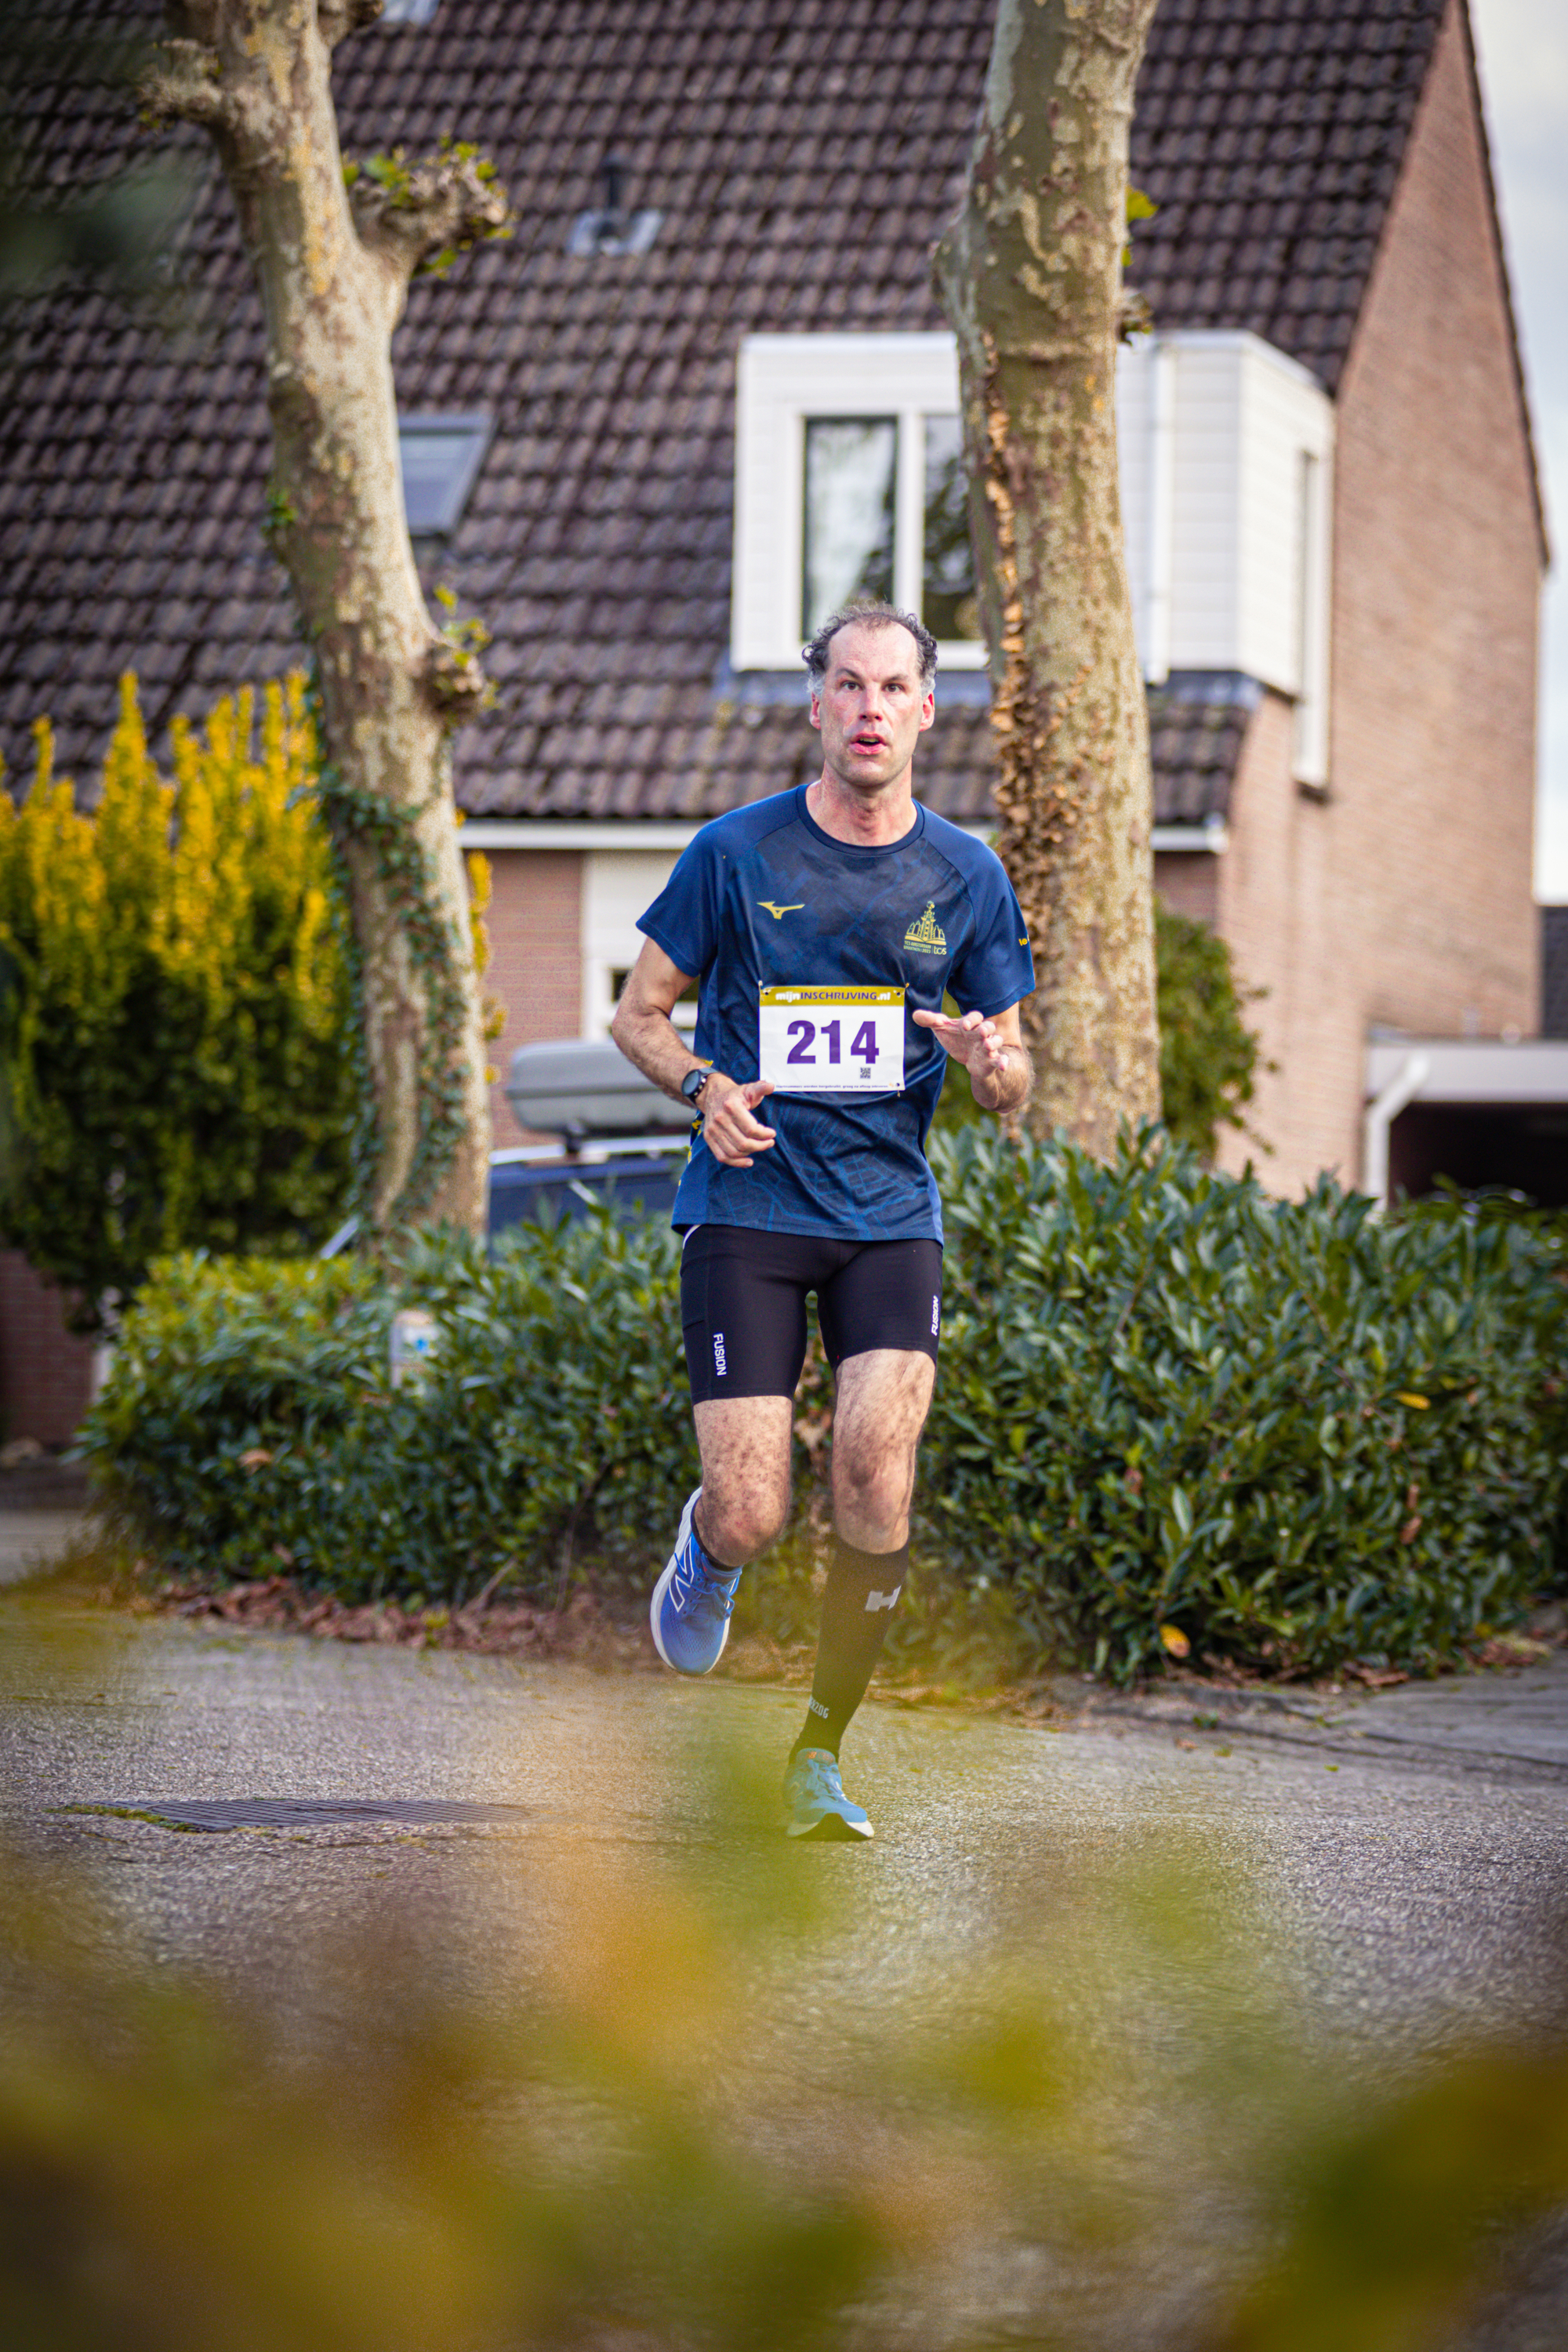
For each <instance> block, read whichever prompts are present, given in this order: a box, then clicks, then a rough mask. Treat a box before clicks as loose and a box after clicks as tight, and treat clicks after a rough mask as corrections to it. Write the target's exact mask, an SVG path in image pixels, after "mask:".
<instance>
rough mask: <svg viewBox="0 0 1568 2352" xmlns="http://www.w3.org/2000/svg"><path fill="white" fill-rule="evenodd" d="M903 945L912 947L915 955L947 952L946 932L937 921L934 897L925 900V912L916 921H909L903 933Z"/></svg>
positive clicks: (943, 953)
mask: <svg viewBox="0 0 1568 2352" xmlns="http://www.w3.org/2000/svg"><path fill="white" fill-rule="evenodd" d="M904 945H905V946H906V947H907V948H912V949H913V950H914V952H915V953H916V955H945V954H946V953H947V934H946V932H945V931H943V930H942V928H941V926H940V925H939V924H938V922H937V919H936V900H935V899H934V898H928V899H927V900H926V910H925V913H924V914H923V915H922V916H921V919H920V921H919V922H918V923H911V924H910V928H909V929H908V930H907V931H906V932H905V933H904Z"/></svg>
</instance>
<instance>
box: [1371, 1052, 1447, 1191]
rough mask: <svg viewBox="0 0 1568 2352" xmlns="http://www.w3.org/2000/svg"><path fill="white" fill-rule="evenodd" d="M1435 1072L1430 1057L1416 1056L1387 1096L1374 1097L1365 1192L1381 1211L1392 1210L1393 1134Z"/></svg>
mask: <svg viewBox="0 0 1568 2352" xmlns="http://www.w3.org/2000/svg"><path fill="white" fill-rule="evenodd" d="M1431 1071H1432V1060H1431V1056H1430V1055H1427V1054H1412V1055H1410V1057H1409V1059H1408V1060H1407V1061H1406V1062H1405V1063H1403V1064H1402V1065H1401V1066H1400V1067H1399V1068H1398V1069H1397V1070H1395V1072H1394V1076H1392V1077H1391V1078H1390V1080H1389V1081H1388V1084H1387V1085H1386V1086H1385V1087H1384V1089H1383V1092H1382V1093H1381V1094H1380V1095H1374V1096H1373V1098H1372V1100H1371V1102H1369V1103H1368V1105H1367V1107H1366V1124H1365V1126H1364V1127H1363V1130H1362V1148H1361V1166H1362V1176H1361V1189H1362V1191H1363V1192H1370V1193H1371V1194H1372V1197H1373V1200H1374V1201H1375V1202H1376V1203H1377V1205H1378V1208H1379V1209H1380V1210H1382V1209H1385V1208H1386V1207H1387V1206H1388V1138H1389V1132H1390V1130H1391V1129H1392V1128H1393V1126H1394V1120H1395V1119H1396V1118H1398V1117H1399V1114H1400V1112H1401V1111H1402V1110H1404V1109H1405V1107H1406V1106H1407V1105H1408V1104H1410V1103H1413V1102H1414V1101H1415V1097H1416V1096H1417V1095H1418V1094H1419V1093H1420V1091H1421V1089H1422V1087H1424V1086H1425V1085H1426V1080H1427V1078H1428V1077H1429V1076H1431Z"/></svg>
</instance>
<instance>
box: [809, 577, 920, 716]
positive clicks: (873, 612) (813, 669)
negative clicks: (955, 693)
mask: <svg viewBox="0 0 1568 2352" xmlns="http://www.w3.org/2000/svg"><path fill="white" fill-rule="evenodd" d="M853 621H860V622H864V623H866V624H868V625H869V626H870V627H871V628H873V629H889V628H892V627H894V626H897V627H899V628H900V629H908V631H909V633H910V636H911V637H913V639H914V641H915V647H916V650H917V651H918V653H919V655H920V657H921V692H922V693H924V694H929V693H930V692H931V688H932V687H933V686H934V685H935V684H936V639H935V638H934V637H933V636H932V635H931V631H930V630H929V629H928V628H926V627H924V626H923V625H921V622H919V621H917V620H916V618H915V616H914V614H912V613H900V610H899V608H898V606H897V605H896V604H888V603H886V602H885V600H884V599H883V598H882V597H880V596H851V598H850V599H849V602H848V603H847V604H845V605H842V606H841V607H840V608H839V610H838V611H837V613H829V614H828V615H827V618H826V621H824V622H823V624H822V626H821V627H820V628H819V629H818V630H817V632H816V635H815V636H814V637H813V639H812V641H811V643H810V645H808V646H802V647H801V649H800V657H801V659H802V661H803V662H804V663H805V674H806V677H807V678H808V679H809V680H810V683H811V691H812V693H813V695H814V696H820V695H821V692H822V689H823V688H824V686H825V685H826V682H827V656H828V649H829V647H830V646H832V643H833V640H834V638H835V637H836V636H837V635H838V632H839V630H840V629H847V628H848V626H849V625H850V623H851V622H853Z"/></svg>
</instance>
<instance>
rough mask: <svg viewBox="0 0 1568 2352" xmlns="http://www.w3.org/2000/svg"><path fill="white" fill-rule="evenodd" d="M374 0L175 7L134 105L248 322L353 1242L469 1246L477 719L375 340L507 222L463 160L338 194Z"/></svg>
mask: <svg viewBox="0 0 1568 2352" xmlns="http://www.w3.org/2000/svg"><path fill="white" fill-rule="evenodd" d="M380 13H381V0H173V5H170V6H169V8H168V10H167V16H168V19H169V22H170V26H171V28H172V30H173V32H174V36H175V37H174V38H173V39H171V40H169V41H166V42H164V43H163V44H162V45H161V47H160V48H159V50H158V52H157V55H156V58H155V61H154V62H153V65H152V67H151V68H150V69H149V70H148V72H147V74H146V76H145V78H144V79H143V82H142V100H143V104H144V105H145V107H146V109H147V110H148V111H149V113H151V114H152V115H153V116H154V117H162V118H169V119H174V118H183V119H184V120H185V121H192V122H196V123H200V124H201V125H203V126H204V127H205V129H206V130H207V131H208V132H209V133H210V134H211V137H212V140H213V142H214V145H215V146H216V150H217V153H218V157H219V160H220V162H221V163H222V166H223V170H224V173H225V176H226V179H227V181H228V184H229V187H230V190H231V191H232V193H233V195H234V200H235V204H236V205H237V210H238V214H239V222H240V228H241V232H242V234H243V236H244V240H245V245H246V249H247V253H248V255H249V257H250V262H251V266H252V268H253V269H254V270H255V273H256V278H257V282H258V286H259V288H260V291H261V298H262V305H263V309H264V311H265V315H266V327H267V389H268V408H269V410H270V413H271V419H272V435H273V458H272V476H271V480H270V483H269V485H268V536H269V538H270V539H271V541H272V544H273V546H274V548H275V549H276V551H277V552H278V555H279V559H280V560H281V562H282V563H283V564H284V566H285V568H286V570H287V572H288V573H289V579H290V581H291V583H292V584H293V588H294V593H295V596H296V598H297V600H298V604H299V608H300V617H301V620H302V622H303V625H304V627H305V631H306V635H307V637H308V639H309V641H310V646H311V648H312V651H313V654H314V657H315V664H316V672H317V678H318V684H319V694H320V711H319V719H320V726H321V735H322V739H323V740H322V752H323V770H322V787H321V788H322V797H323V800H324V803H325V805H326V810H327V814H328V816H329V818H330V820H331V824H332V828H333V832H334V835H335V837H336V839H337V842H338V845H339V849H340V852H341V854H342V863H343V866H344V869H345V872H346V876H347V882H348V890H349V897H350V901H351V905H352V908H353V927H354V936H355V940H356V942H357V947H358V953H359V966H360V992H361V1000H362V1006H363V1030H364V1044H365V1060H366V1066H367V1072H368V1080H369V1088H370V1093H371V1097H372V1103H373V1108H374V1136H373V1148H372V1150H371V1151H370V1153H369V1155H368V1164H367V1165H366V1167H365V1170H364V1184H363V1190H364V1194H365V1200H364V1206H365V1209H366V1210H367V1212H368V1213H369V1216H370V1218H371V1220H372V1222H373V1223H374V1225H375V1226H377V1227H378V1228H381V1229H385V1228H387V1227H389V1226H391V1225H394V1224H397V1223H410V1222H416V1223H436V1222H448V1223H454V1224H458V1225H462V1226H466V1227H468V1228H469V1229H470V1230H473V1231H478V1230H480V1229H481V1228H482V1226H483V1223H484V1221H485V1216H486V1199H487V1185H488V1180H489V1141H490V1135H489V1097H488V1091H487V1073H486V1054H485V1036H484V1015H483V1007H482V1003H481V995H480V989H479V977H478V974H477V972H476V971H475V965H474V955H473V948H472V940H471V936H470V929H469V923H468V901H467V893H466V889H465V885H464V877H463V871H462V861H461V858H460V856H459V854H458V835H457V829H456V826H455V824H454V815H453V808H452V800H451V788H450V743H451V736H452V730H453V729H454V727H455V726H456V725H457V724H458V721H459V720H460V719H462V718H463V717H465V716H466V715H467V714H468V712H469V711H471V710H472V709H474V708H475V707H476V706H477V704H478V703H479V700H480V698H481V696H482V694H483V692H484V684H485V682H484V678H483V675H482V672H481V671H480V668H479V663H478V660H477V658H476V657H475V656H474V653H473V650H472V646H471V644H462V643H454V642H453V641H452V639H451V637H449V636H447V635H443V634H442V633H441V632H440V631H438V630H437V628H436V626H435V625H434V624H433V623H432V621H431V618H430V615H429V614H428V612H427V611H426V605H425V600H424V597H423V595H422V593H421V592H420V587H419V581H418V576H417V574H416V571H415V567H414V556H413V551H412V549H411V547H410V545H409V540H408V531H407V527H406V524H405V517H404V509H403V499H402V492H401V485H400V474H399V467H398V453H397V410H396V402H395V395H394V391H393V383H392V363H391V342H392V332H393V329H394V328H395V325H396V324H397V321H398V320H399V319H400V318H401V316H402V314H403V309H404V305H405V300H406V299H407V292H408V284H409V280H410V278H412V277H413V276H414V274H415V272H416V270H418V269H420V268H428V267H432V266H433V267H437V268H440V267H445V266H446V265H447V263H448V262H449V261H450V260H451V259H452V257H454V255H455V253H456V252H457V251H458V250H460V249H461V248H462V247H465V246H467V245H470V244H472V243H473V242H474V241H475V240H476V238H478V237H480V236H495V235H500V234H503V233H504V230H505V225H506V219H507V207H506V201H505V198H504V196H503V195H502V194H501V193H500V190H499V189H498V188H497V187H496V186H495V185H494V184H493V176H492V174H491V173H490V171H489V166H488V165H487V164H485V163H483V162H482V161H481V160H480V159H479V157H478V156H477V155H476V154H475V152H474V151H473V150H472V149H471V148H468V147H462V146H456V147H455V146H452V145H450V144H448V145H447V146H446V147H444V149H443V151H442V152H441V153H440V154H439V155H438V156H436V157H433V158H431V159H429V160H428V161H427V162H425V163H416V164H413V165H409V164H406V163H405V162H404V160H403V158H402V156H401V154H398V155H396V156H394V157H391V158H385V157H382V158H377V159H374V163H373V165H372V166H371V167H369V168H367V169H366V170H364V171H362V172H361V173H358V174H357V175H354V174H353V173H352V171H351V173H350V175H349V176H350V177H352V178H353V187H352V190H351V188H350V187H349V186H348V185H347V184H345V173H344V170H343V164H342V157H341V155H340V153H339V150H338V133H337V120H336V116H335V113H334V111H333V107H332V97H331V52H332V49H333V47H335V45H336V44H337V42H338V41H339V40H341V39H342V37H344V35H345V34H348V33H350V32H353V31H354V30H355V29H357V28H358V27H360V26H363V25H366V24H371V23H374V20H375V18H376V17H377V16H379V15H380Z"/></svg>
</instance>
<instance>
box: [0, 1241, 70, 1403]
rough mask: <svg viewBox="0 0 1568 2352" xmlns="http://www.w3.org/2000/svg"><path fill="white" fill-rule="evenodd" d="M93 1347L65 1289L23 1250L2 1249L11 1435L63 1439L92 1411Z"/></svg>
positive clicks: (2, 1350)
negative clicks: (71, 1314) (74, 1319)
mask: <svg viewBox="0 0 1568 2352" xmlns="http://www.w3.org/2000/svg"><path fill="white" fill-rule="evenodd" d="M91 1391H92V1349H91V1348H90V1347H89V1344H88V1342H87V1341H86V1340H85V1339H77V1338H75V1337H74V1336H73V1334H72V1333H70V1332H69V1331H68V1330H67V1329H66V1328H65V1324H64V1322H63V1321H62V1319H61V1317H60V1295H59V1292H58V1290H55V1289H52V1288H51V1287H50V1286H49V1285H48V1284H47V1283H46V1282H44V1281H42V1280H41V1279H40V1277H39V1276H37V1275H36V1274H35V1273H34V1272H33V1269H32V1267H31V1266H30V1265H28V1264H27V1261H26V1258H25V1257H23V1255H21V1253H20V1251H19V1250H0V1423H3V1425H4V1432H5V1436H6V1437H7V1438H11V1437H36V1438H37V1440H38V1442H39V1444H42V1445H63V1444H65V1442H66V1440H67V1439H68V1437H69V1436H70V1434H71V1433H72V1431H73V1430H74V1429H75V1428H76V1425H77V1423H78V1422H79V1421H80V1419H81V1417H82V1415H83V1413H84V1412H86V1411H87V1408H88V1403H89V1398H90V1396H91Z"/></svg>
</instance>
